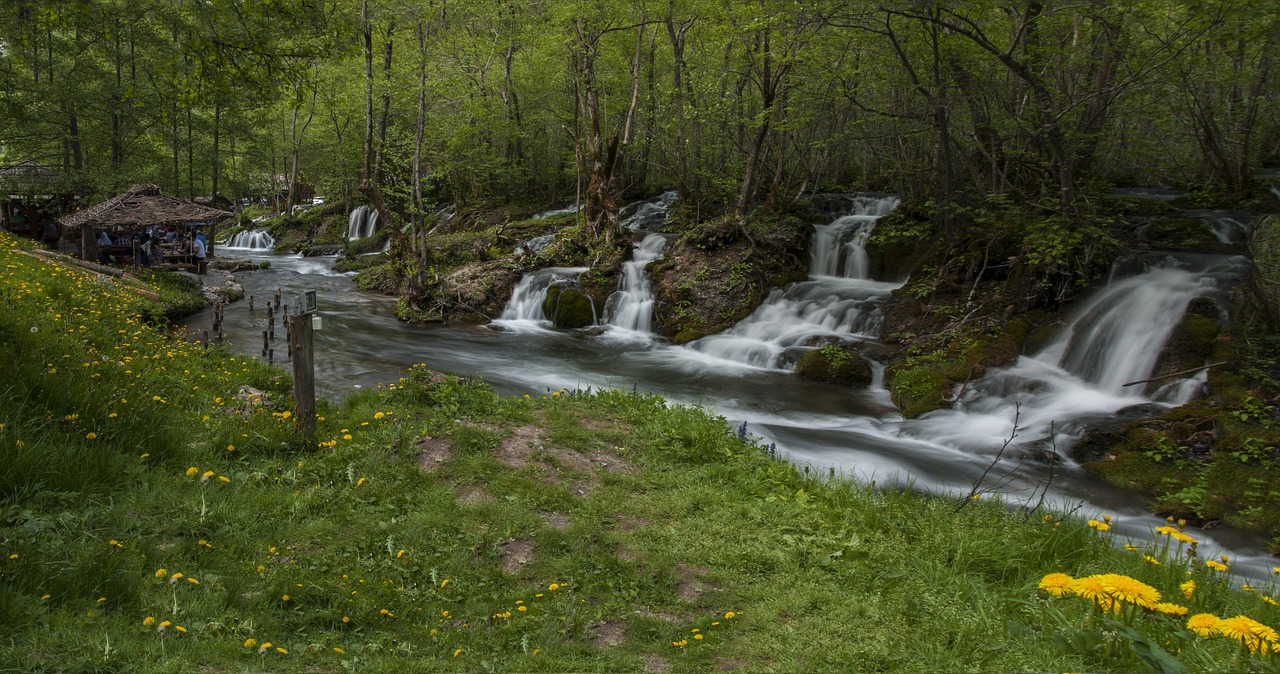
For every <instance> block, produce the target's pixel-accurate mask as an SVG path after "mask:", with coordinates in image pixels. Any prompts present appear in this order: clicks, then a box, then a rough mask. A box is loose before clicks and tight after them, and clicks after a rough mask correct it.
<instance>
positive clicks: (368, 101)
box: [360, 0, 373, 185]
mask: <svg viewBox="0 0 1280 674" xmlns="http://www.w3.org/2000/svg"><path fill="white" fill-rule="evenodd" d="M360 30H361V31H362V32H363V34H364V176H363V178H364V184H365V185H371V184H373V26H372V25H371V24H370V23H369V0H362V2H361V3H360Z"/></svg>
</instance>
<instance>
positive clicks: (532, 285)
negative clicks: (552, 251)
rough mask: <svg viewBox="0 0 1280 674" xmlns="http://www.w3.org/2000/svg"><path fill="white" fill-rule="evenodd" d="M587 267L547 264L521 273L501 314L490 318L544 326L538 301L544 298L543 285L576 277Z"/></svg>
mask: <svg viewBox="0 0 1280 674" xmlns="http://www.w3.org/2000/svg"><path fill="white" fill-rule="evenodd" d="M587 269H588V267H548V268H547V269H539V270H538V271H535V272H531V273H528V274H525V275H524V278H522V279H520V283H518V284H516V287H515V289H514V290H512V291H511V299H510V300H509V301H508V302H507V307H506V308H505V309H503V310H502V316H501V317H500V318H499V319H498V320H497V321H494V322H495V323H498V324H499V325H504V326H506V327H521V326H524V327H537V326H541V327H545V325H546V323H547V317H546V315H544V314H543V313H542V303H543V301H545V300H546V299H547V289H548V288H550V287H551V285H552V284H553V283H556V282H564V281H569V280H574V279H577V278H578V276H579V275H581V274H582V273H583V272H585V271H587Z"/></svg>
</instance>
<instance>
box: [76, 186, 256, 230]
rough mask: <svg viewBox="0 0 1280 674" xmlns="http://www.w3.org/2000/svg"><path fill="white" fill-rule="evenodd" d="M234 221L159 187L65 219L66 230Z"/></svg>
mask: <svg viewBox="0 0 1280 674" xmlns="http://www.w3.org/2000/svg"><path fill="white" fill-rule="evenodd" d="M229 217H231V213H230V212H229V211H224V210H221V209H218V208H210V207H208V206H201V205H200V204H195V203H192V202H190V201H183V200H182V199H176V198H174V197H167V196H165V195H163V194H161V193H160V187H159V186H157V185H146V184H144V185H134V186H133V187H131V188H129V191H127V192H125V193H123V194H119V195H116V196H114V197H111V198H110V199H107V200H106V201H104V202H102V203H100V204H95V205H93V206H90V207H88V208H85V209H82V210H79V211H76V212H75V213H71V214H68V215H64V216H63V217H62V218H61V219H60V220H59V222H61V223H62V225H63V226H65V227H70V228H79V227H85V226H88V227H97V228H100V229H106V228H109V227H137V226H142V227H149V226H151V225H167V226H188V227H190V226H198V225H212V224H215V223H217V222H219V221H221V220H225V219H227V218H229Z"/></svg>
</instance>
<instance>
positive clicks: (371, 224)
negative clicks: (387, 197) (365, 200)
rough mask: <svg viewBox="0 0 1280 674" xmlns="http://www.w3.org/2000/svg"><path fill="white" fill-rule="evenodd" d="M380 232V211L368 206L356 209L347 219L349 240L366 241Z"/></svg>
mask: <svg viewBox="0 0 1280 674" xmlns="http://www.w3.org/2000/svg"><path fill="white" fill-rule="evenodd" d="M376 231H378V211H377V209H374V208H372V207H370V206H368V205H362V206H358V207H356V209H355V210H354V211H351V216H350V217H349V218H347V240H349V241H355V240H356V239H366V238H368V237H371V236H373V233H374V232H376Z"/></svg>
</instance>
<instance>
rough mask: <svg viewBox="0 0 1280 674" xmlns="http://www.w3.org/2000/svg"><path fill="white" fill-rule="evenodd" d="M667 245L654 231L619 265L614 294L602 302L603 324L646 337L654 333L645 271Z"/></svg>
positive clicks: (649, 293)
mask: <svg viewBox="0 0 1280 674" xmlns="http://www.w3.org/2000/svg"><path fill="white" fill-rule="evenodd" d="M668 243H669V241H668V240H667V237H666V236H664V235H662V234H658V233H656V232H655V233H653V234H649V235H648V236H646V237H644V240H643V241H641V242H640V243H639V244H638V245H637V246H636V247H635V251H634V252H633V253H632V256H631V260H630V261H629V262H627V263H625V264H623V265H622V278H621V279H620V280H619V281H618V290H617V292H615V293H613V294H612V295H610V296H609V299H608V300H607V301H606V302H605V305H604V322H605V324H607V325H611V326H613V327H615V328H620V329H622V330H629V331H631V332H638V333H642V334H646V335H648V334H651V333H652V332H653V288H652V284H651V282H650V280H649V272H648V271H646V269H645V268H646V267H648V266H649V263H650V262H653V261H654V260H656V259H658V258H660V257H662V253H663V252H664V251H666V249H667V244H668Z"/></svg>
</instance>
